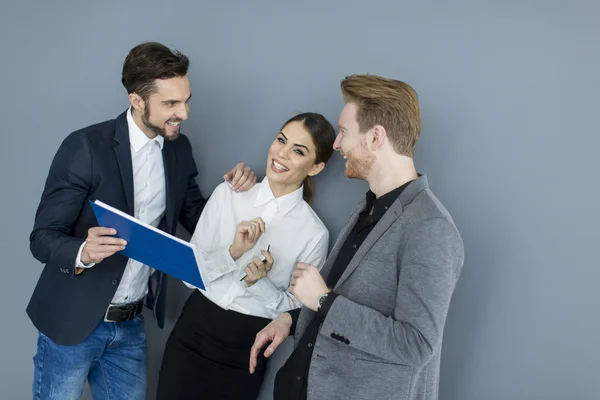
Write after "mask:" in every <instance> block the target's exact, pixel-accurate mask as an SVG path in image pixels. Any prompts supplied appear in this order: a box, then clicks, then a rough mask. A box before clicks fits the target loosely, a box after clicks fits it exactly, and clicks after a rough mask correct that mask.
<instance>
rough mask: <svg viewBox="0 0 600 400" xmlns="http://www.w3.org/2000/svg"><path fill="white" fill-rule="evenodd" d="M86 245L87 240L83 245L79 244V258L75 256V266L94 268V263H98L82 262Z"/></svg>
mask: <svg viewBox="0 0 600 400" xmlns="http://www.w3.org/2000/svg"><path fill="white" fill-rule="evenodd" d="M84 246H85V240H84V241H83V243H81V246H79V252H77V258H75V266H76V267H78V268H92V267H93V266H94V265H96V263H93V262H91V263H89V264H84V263H82V262H81V253H82V252H83V247H84Z"/></svg>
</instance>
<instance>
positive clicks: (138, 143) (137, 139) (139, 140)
mask: <svg viewBox="0 0 600 400" xmlns="http://www.w3.org/2000/svg"><path fill="white" fill-rule="evenodd" d="M127 126H128V128H129V142H130V143H131V147H133V151H135V152H136V153H137V152H138V151H139V150H140V149H141V148H142V147H144V146H145V145H146V143H148V142H150V141H151V140H155V141H157V142H158V144H159V145H160V149H161V150H162V148H163V146H164V144H165V138H164V137H162V136H160V135H156V137H155V138H154V139H150V138H148V136H146V134H145V133H144V132H142V130H141V129H140V128H139V127H138V126H137V124H136V123H135V121H134V120H133V116H132V115H131V107H129V109H128V110H127Z"/></svg>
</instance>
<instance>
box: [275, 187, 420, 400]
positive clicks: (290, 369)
mask: <svg viewBox="0 0 600 400" xmlns="http://www.w3.org/2000/svg"><path fill="white" fill-rule="evenodd" d="M410 182H411V181H409V182H407V183H405V184H404V185H402V186H400V187H398V188H396V189H394V190H392V191H391V192H388V193H386V194H385V195H383V196H381V197H380V198H378V199H377V198H375V193H373V192H371V191H370V190H369V191H368V192H367V194H366V203H367V204H366V206H365V208H364V210H363V211H361V213H360V215H359V217H358V222H357V223H356V225H355V226H354V228H353V229H352V231H351V232H350V234H349V235H348V237H347V238H346V241H345V242H344V244H343V245H342V248H341V249H340V252H339V254H338V256H337V258H336V259H335V262H334V264H333V267H332V268H331V271H330V272H329V276H327V278H326V283H327V286H328V287H329V288H334V287H335V285H336V284H337V282H338V280H339V279H340V277H341V276H342V274H343V273H344V271H345V270H346V267H347V266H348V264H349V263H350V260H352V258H353V257H354V255H355V254H356V251H357V250H358V248H359V247H360V246H361V244H362V243H363V242H364V241H365V239H366V238H367V236H368V235H369V233H370V232H371V231H372V230H373V228H374V227H375V225H376V224H377V222H379V220H380V219H381V217H383V215H384V214H385V213H386V211H387V210H388V209H389V208H390V207H391V206H392V204H393V203H394V201H396V199H397V198H398V196H399V195H400V193H402V191H403V190H404V188H406V186H408V184H409V183H410ZM371 210H372V211H371ZM336 297H337V294H335V293H334V292H330V293H329V295H328V296H327V297H326V299H325V301H324V302H323V305H322V306H321V308H320V309H319V311H318V312H317V317H316V318H315V319H314V320H313V321H312V323H311V324H310V325H309V326H308V328H307V329H306V332H305V333H304V335H302V337H301V338H300V341H299V343H298V346H297V347H296V349H295V350H294V352H293V353H292V354H291V355H290V357H289V358H288V360H287V361H286V363H285V364H284V365H283V366H282V367H281V369H280V370H279V372H278V373H277V376H276V377H275V388H274V400H284V399H285V400H291V399H293V400H304V399H306V397H307V387H308V385H307V383H308V369H309V366H310V359H311V357H312V351H313V346H314V344H315V341H316V340H317V336H318V334H319V329H320V328H321V324H322V323H323V321H324V320H325V317H326V316H327V313H328V312H329V309H330V308H331V305H332V304H333V302H334V300H335V298H336ZM290 314H291V315H292V331H291V332H290V334H292V333H293V331H294V330H295V327H296V322H297V321H298V316H299V315H300V309H296V310H292V311H290Z"/></svg>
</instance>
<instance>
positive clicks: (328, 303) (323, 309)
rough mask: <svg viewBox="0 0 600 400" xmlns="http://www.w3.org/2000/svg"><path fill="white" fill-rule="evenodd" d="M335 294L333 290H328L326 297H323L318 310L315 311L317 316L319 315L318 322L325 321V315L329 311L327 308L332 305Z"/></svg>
mask: <svg viewBox="0 0 600 400" xmlns="http://www.w3.org/2000/svg"><path fill="white" fill-rule="evenodd" d="M337 296H338V295H337V294H335V293H333V292H329V294H328V295H327V297H325V300H324V301H323V305H322V306H321V308H319V311H318V312H317V316H318V317H319V322H323V321H325V317H326V316H327V313H328V312H329V309H330V308H331V306H332V305H333V302H334V301H335V299H336V298H337Z"/></svg>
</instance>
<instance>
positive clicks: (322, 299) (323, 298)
mask: <svg viewBox="0 0 600 400" xmlns="http://www.w3.org/2000/svg"><path fill="white" fill-rule="evenodd" d="M325 297H327V295H326V294H324V295H322V296H320V297H319V307H321V306H322V305H323V302H325Z"/></svg>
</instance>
